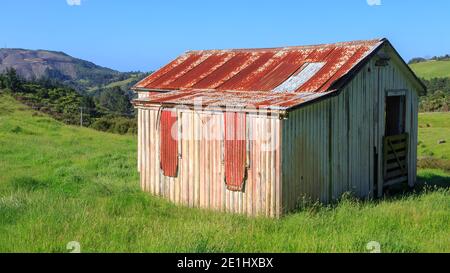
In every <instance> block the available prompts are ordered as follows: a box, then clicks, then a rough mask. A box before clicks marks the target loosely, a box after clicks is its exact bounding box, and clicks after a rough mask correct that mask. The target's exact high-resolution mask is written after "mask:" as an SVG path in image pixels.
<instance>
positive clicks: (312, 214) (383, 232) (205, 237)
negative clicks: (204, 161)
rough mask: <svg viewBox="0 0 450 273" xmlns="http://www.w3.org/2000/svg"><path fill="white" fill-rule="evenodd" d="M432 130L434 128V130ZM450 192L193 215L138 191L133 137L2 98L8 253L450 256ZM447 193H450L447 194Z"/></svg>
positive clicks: (0, 231)
mask: <svg viewBox="0 0 450 273" xmlns="http://www.w3.org/2000/svg"><path fill="white" fill-rule="evenodd" d="M432 128H433V127H432ZM420 179H421V180H422V181H428V182H429V183H431V184H434V183H440V184H441V185H443V186H444V187H442V186H441V187H440V188H428V189H426V190H425V189H423V188H422V187H419V188H418V189H417V191H416V192H415V193H409V194H406V195H403V196H393V197H390V198H386V199H383V200H379V201H370V202H357V201H354V200H352V199H345V200H344V201H342V202H340V203H339V204H337V205H336V206H333V207H321V206H318V205H317V206H308V207H306V208H304V209H303V210H301V211H299V212H298V213H295V214H292V215H289V216H287V217H285V218H283V219H281V220H271V219H260V218H251V219H249V218H246V217H243V216H237V215H228V214H223V213H215V212H209V211H203V210H198V209H188V208H184V207H178V206H175V205H172V204H170V203H169V202H166V201H164V200H161V199H159V198H156V197H151V196H149V195H148V194H146V193H143V192H141V191H140V189H139V181H138V174H137V172H136V140H135V138H134V137H132V136H120V135H113V134H108V133H102V132H97V131H93V130H90V129H83V128H78V127H72V126H66V125H64V124H62V123H60V122H57V121H55V120H53V119H51V118H49V117H47V116H45V115H42V114H40V113H36V112H34V111H31V110H29V109H28V108H26V107H25V106H23V105H21V104H19V103H17V102H15V101H14V100H13V99H12V98H11V97H8V96H5V95H1V94H0V252H17V251H26V252H38V251H40V252H68V250H67V249H66V244H67V243H68V242H70V241H78V242H80V244H81V251H82V252H103V251H108V252H119V251H127V252H142V251H145V252H147V251H148V252H172V251H175V252H315V251H318V252H349V251H356V252H367V249H366V244H367V243H368V242H369V241H374V240H375V241H378V242H380V243H381V251H383V252H435V251H444V252H450V192H449V190H448V184H449V183H450V182H449V181H450V175H448V174H446V173H444V172H442V171H433V170H422V171H420ZM446 188H447V189H446Z"/></svg>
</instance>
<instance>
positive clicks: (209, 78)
mask: <svg viewBox="0 0 450 273" xmlns="http://www.w3.org/2000/svg"><path fill="white" fill-rule="evenodd" d="M383 42H384V39H375V40H367V41H355V42H344V43H335V44H323V45H315V46H295V47H280V48H268V49H231V50H202V51H189V52H186V53H185V54H183V55H181V56H180V57H178V58H177V59H175V60H174V61H172V62H170V63H169V64H167V65H166V66H164V67H162V68H161V69H159V70H158V71H156V72H155V73H153V74H151V75H150V76H148V77H147V78H145V79H144V80H142V81H140V82H139V83H137V84H136V85H135V86H134V88H133V89H135V90H140V91H143V90H148V91H155V90H157V91H162V92H164V91H167V92H169V91H170V93H166V94H157V95H153V96H151V98H146V99H143V101H142V103H144V102H145V103H151V102H152V103H160V104H163V103H173V104H182V102H184V103H190V104H192V103H193V102H194V100H199V99H203V100H205V102H204V103H207V104H208V105H209V104H232V105H235V106H236V105H242V106H244V105H247V106H249V104H250V103H251V102H252V101H257V105H258V106H259V107H265V108H270V107H272V108H273V107H281V108H283V107H284V108H289V107H291V106H293V105H295V104H299V103H302V102H304V101H305V98H308V97H309V98H312V97H318V96H321V95H320V94H322V95H324V94H326V93H329V92H332V91H333V90H330V88H331V87H332V86H333V83H334V82H336V81H337V80H339V79H340V78H342V77H343V76H345V75H346V74H347V73H348V72H349V71H350V70H351V69H352V68H353V67H355V66H356V65H357V64H358V63H359V62H360V61H361V60H363V59H364V58H365V57H366V56H367V55H368V54H370V53H371V52H373V51H374V50H375V49H376V48H378V47H379V46H380V45H381V44H382V43H383ZM277 87H278V88H277ZM301 93H305V94H304V95H305V96H304V98H301V99H300V97H302V96H301ZM230 94H232V95H230ZM306 100H307V99H306ZM263 102H264V103H263ZM261 103H263V104H262V105H261Z"/></svg>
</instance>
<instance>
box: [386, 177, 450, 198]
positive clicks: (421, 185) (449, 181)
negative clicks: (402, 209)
mask: <svg viewBox="0 0 450 273" xmlns="http://www.w3.org/2000/svg"><path fill="white" fill-rule="evenodd" d="M441 189H444V190H449V189H450V174H447V173H445V172H443V171H441V170H437V171H433V170H426V171H424V172H422V173H420V174H418V175H417V183H416V185H415V186H414V187H413V188H411V187H409V186H408V185H406V183H403V184H399V185H394V186H391V187H389V188H387V189H386V191H385V195H384V198H385V199H399V198H402V197H404V196H410V195H421V194H423V193H425V192H430V191H437V190H441Z"/></svg>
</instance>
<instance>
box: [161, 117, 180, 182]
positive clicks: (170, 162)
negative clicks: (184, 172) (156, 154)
mask: <svg viewBox="0 0 450 273" xmlns="http://www.w3.org/2000/svg"><path fill="white" fill-rule="evenodd" d="M159 130H160V139H161V141H160V145H161V146H160V164H161V170H162V172H163V175H165V176H170V177H176V176H177V171H178V136H177V133H178V130H177V116H176V112H172V111H169V110H162V111H161V116H160V128H159Z"/></svg>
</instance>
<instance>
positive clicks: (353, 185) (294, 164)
mask: <svg viewBox="0 0 450 273" xmlns="http://www.w3.org/2000/svg"><path fill="white" fill-rule="evenodd" d="M386 52H387V51H386ZM387 53H389V52H387ZM375 61H376V60H375V59H373V60H371V61H370V62H369V63H368V64H367V65H366V66H365V67H364V68H363V69H361V71H360V72H359V73H358V75H356V77H355V78H354V79H353V80H352V82H351V83H349V84H348V85H347V87H345V88H344V90H342V92H341V93H340V94H339V95H338V96H335V97H332V98H330V99H327V100H323V101H321V102H318V103H315V104H312V105H309V106H305V107H302V108H299V109H298V110H295V111H293V112H291V113H290V114H289V116H288V119H287V120H285V121H284V124H283V129H282V143H283V145H282V147H283V150H282V163H281V164H282V181H283V198H282V199H283V208H284V211H289V210H292V209H294V208H295V206H296V205H298V202H299V201H301V199H302V198H304V197H305V198H306V199H312V200H320V201H322V202H329V201H331V200H334V199H338V198H340V197H341V195H342V194H343V193H344V192H352V193H354V194H355V195H356V196H358V197H362V198H366V197H372V196H373V193H374V192H375V193H376V192H377V190H378V188H374V185H376V184H377V183H376V181H374V180H375V174H374V172H375V162H374V160H375V152H378V154H379V156H378V180H379V181H378V185H382V183H383V180H382V179H383V174H382V171H383V170H382V145H383V142H382V141H383V136H384V132H385V130H384V126H385V124H384V107H385V105H384V101H385V93H386V91H387V90H405V92H406V98H407V99H406V113H407V114H406V132H407V133H408V134H409V135H410V138H409V139H410V143H409V153H408V154H409V158H408V162H409V179H408V181H409V184H410V185H413V184H414V183H415V179H416V157H417V127H418V125H417V122H418V121H417V117H418V116H417V113H418V96H417V88H416V87H414V86H412V81H410V80H408V79H407V78H406V76H405V73H403V72H402V71H401V67H402V66H401V65H400V64H399V62H398V60H396V59H395V58H394V57H393V56H392V60H391V61H390V62H389V65H388V66H386V67H377V66H375ZM378 75H379V76H378ZM380 189H381V188H380ZM380 193H381V192H380Z"/></svg>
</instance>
